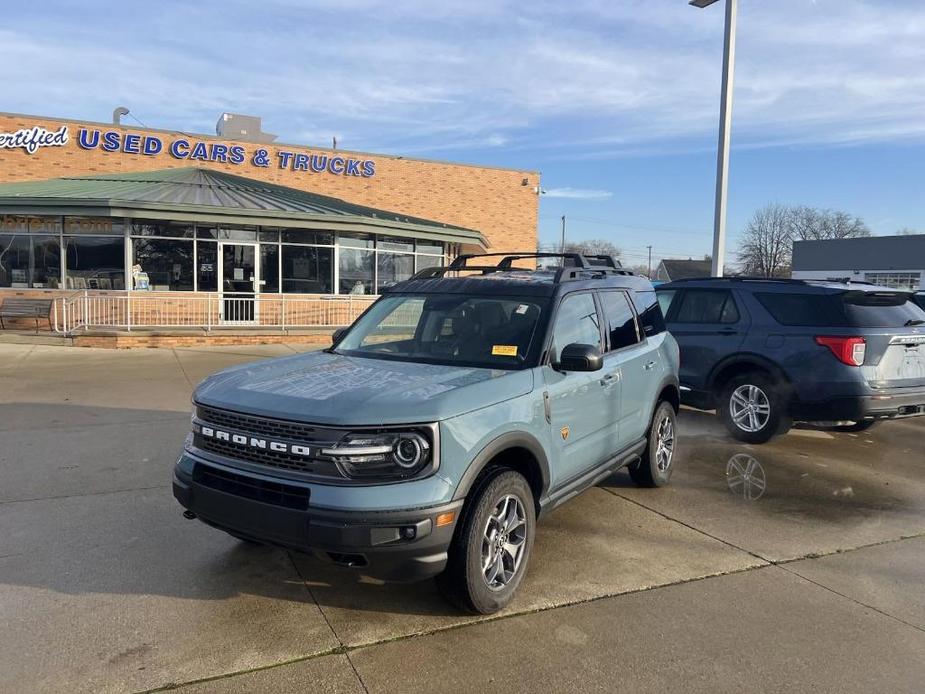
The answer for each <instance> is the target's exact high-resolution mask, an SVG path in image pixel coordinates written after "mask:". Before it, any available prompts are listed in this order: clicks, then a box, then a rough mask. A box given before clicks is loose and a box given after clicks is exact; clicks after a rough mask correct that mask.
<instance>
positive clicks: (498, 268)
mask: <svg viewBox="0 0 925 694" xmlns="http://www.w3.org/2000/svg"><path fill="white" fill-rule="evenodd" d="M497 257H501V260H500V261H499V262H498V264H497V265H470V264H469V261H470V260H475V259H479V260H481V259H482V258H497ZM533 258H561V259H562V266H561V267H560V268H558V269H557V270H556V274H555V277H554V279H553V281H554V282H556V283H559V282H567V281H569V280H576V279H593V278H599V277H605V276H607V275H633V273H632V272H631V271H629V270H624V269H623V268H622V267H621V265H620V261H619V260H617V259H616V258H614V257H613V256H610V255H584V254H582V253H531V252H523V253H518V252H515V253H466V254H463V255H458V256H456V258H455V259H454V260H453V262H452V263H450V264H449V265H446V266H442V267H430V268H425V269H423V270H420V271H418V272H416V273H415V274H414V275H413V276H412V277H411V279H413V280H422V279H434V278H436V277H442V276H443V275H445V274H446V273H448V272H460V271H466V272H481V273H482V274H483V275H487V274H490V273H493V272H512V271H518V272H536V271H535V270H529V269H526V268H516V267H513V264H514V263H515V262H516V261H518V260H526V259H533Z"/></svg>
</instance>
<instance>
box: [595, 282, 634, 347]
mask: <svg viewBox="0 0 925 694" xmlns="http://www.w3.org/2000/svg"><path fill="white" fill-rule="evenodd" d="M600 297H601V303H602V304H603V305H604V317H605V318H606V319H607V325H608V328H607V329H608V331H609V334H610V349H612V350H615V349H623V348H624V347H629V346H630V345H635V344H636V343H638V342H639V334H638V332H637V330H636V316H635V315H634V314H633V309H632V307H631V306H630V304H629V301H627V299H626V294H625V293H623V292H601V293H600Z"/></svg>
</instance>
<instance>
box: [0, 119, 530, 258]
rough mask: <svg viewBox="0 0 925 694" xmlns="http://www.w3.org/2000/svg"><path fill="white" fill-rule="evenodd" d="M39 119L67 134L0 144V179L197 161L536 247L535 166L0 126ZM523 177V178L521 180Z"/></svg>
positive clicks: (496, 244) (501, 245) (508, 244)
mask: <svg viewBox="0 0 925 694" xmlns="http://www.w3.org/2000/svg"><path fill="white" fill-rule="evenodd" d="M36 125H38V126H42V127H44V128H47V129H48V130H57V129H58V128H60V127H61V125H67V126H68V129H69V137H70V140H69V142H68V143H67V144H66V145H65V146H63V147H42V148H39V150H38V151H37V152H35V153H34V154H27V153H26V152H25V150H23V149H0V183H2V182H11V181H30V180H43V179H48V178H58V177H62V176H75V175H80V174H99V173H109V172H128V171H149V170H154V169H166V168H171V167H189V166H201V167H208V168H213V169H218V170H222V171H226V172H228V173H232V174H236V175H240V176H247V177H250V178H255V179H259V180H265V181H270V182H273V183H278V184H280V185H285V186H290V187H293V188H300V189H303V190H308V191H311V192H314V193H320V194H322V195H332V196H335V197H338V198H342V199H344V200H348V201H350V202H354V203H358V204H362V205H369V206H371V207H377V208H380V209H383V210H389V211H394V212H401V213H404V214H407V215H411V216H416V217H423V218H425V219H431V220H435V221H440V222H446V223H449V224H453V225H457V226H463V227H467V228H470V229H476V230H478V231H480V232H482V233H483V234H484V235H485V237H486V238H487V239H488V240H489V242H490V243H491V249H490V250H492V251H514V250H517V251H525V250H533V249H535V248H536V238H537V214H538V208H539V202H538V201H539V198H538V196H537V195H536V194H535V193H534V187H535V186H539V183H540V181H539V174H538V173H536V172H532V171H513V170H507V169H492V168H482V167H477V166H466V165H462V164H450V163H441V162H433V161H422V160H419V159H407V158H404V157H388V156H383V155H376V154H356V155H355V157H356V158H358V159H372V160H373V161H375V163H376V173H375V176H372V177H369V178H363V177H357V176H335V175H333V174H329V173H311V172H307V171H292V170H287V169H280V168H279V167H278V164H277V162H278V160H277V158H276V153H277V152H278V151H279V150H281V149H282V150H286V151H292V152H301V153H307V154H311V153H319V154H330V153H331V150H327V149H317V148H316V149H309V148H305V147H294V146H286V145H282V146H280V145H258V144H254V143H240V144H242V145H243V146H244V147H245V149H246V151H247V153H248V158H247V160H246V161H245V163H243V164H240V165H234V164H220V163H211V162H202V161H196V162H191V161H188V160H181V159H175V158H174V157H173V156H171V155H170V153H169V151H168V145H169V142H171V141H172V140H173V139H175V138H177V137H184V138H185V139H187V140H190V141H191V142H192V141H196V140H203V141H209V142H223V143H228V144H235V142H234V141H232V140H224V139H220V138H217V137H214V136H207V135H195V136H188V135H185V134H181V133H172V132H165V131H144V130H138V129H135V128H114V126H112V125H107V124H87V123H80V122H77V121H65V120H63V121H58V120H53V119H48V118H40V117H29V116H18V115H9V114H2V113H0V132H14V131H16V130H19V129H21V128H31V127H33V126H36ZM81 127H87V128H91V129H100V130H103V131H105V130H113V129H116V130H119V131H121V132H122V133H123V134H124V133H134V134H138V135H142V136H144V135H147V134H153V135H157V136H158V137H160V138H161V140H162V141H163V142H164V149H163V150H162V151H161V152H160V153H159V154H157V155H153V156H145V155H142V154H126V153H123V152H104V151H102V150H101V149H91V150H85V149H81V148H80V147H79V146H78V144H77V133H78V130H79V129H80V128H81ZM258 147H265V148H266V149H267V150H268V151H269V153H270V166H269V167H267V168H262V167H258V166H254V165H252V164H251V163H250V156H251V155H252V154H253V152H254V151H255V149H257V148H258ZM337 153H338V154H340V155H342V156H345V157H349V156H351V153H350V152H347V151H341V150H338V151H337ZM525 179H526V181H527V185H523V182H524V180H525Z"/></svg>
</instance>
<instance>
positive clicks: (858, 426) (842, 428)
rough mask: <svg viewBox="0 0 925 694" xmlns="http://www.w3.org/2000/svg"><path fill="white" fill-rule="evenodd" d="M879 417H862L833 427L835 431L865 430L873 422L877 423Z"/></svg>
mask: <svg viewBox="0 0 925 694" xmlns="http://www.w3.org/2000/svg"><path fill="white" fill-rule="evenodd" d="M879 423H880V420H879V419H862V420H861V421H860V422H855V423H854V424H843V425H841V426H837V427H835V430H836V431H853V432H858V431H867V430H868V429H870V428H871V427H872V426H874V425H875V424H879Z"/></svg>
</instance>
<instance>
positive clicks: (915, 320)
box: [904, 318, 925, 328]
mask: <svg viewBox="0 0 925 694" xmlns="http://www.w3.org/2000/svg"><path fill="white" fill-rule="evenodd" d="M922 323H925V320H922V319H921V318H910V319H909V320H907V321H906V322H905V324H904V325H905V327H907V328H908V327H909V326H910V325H922Z"/></svg>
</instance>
